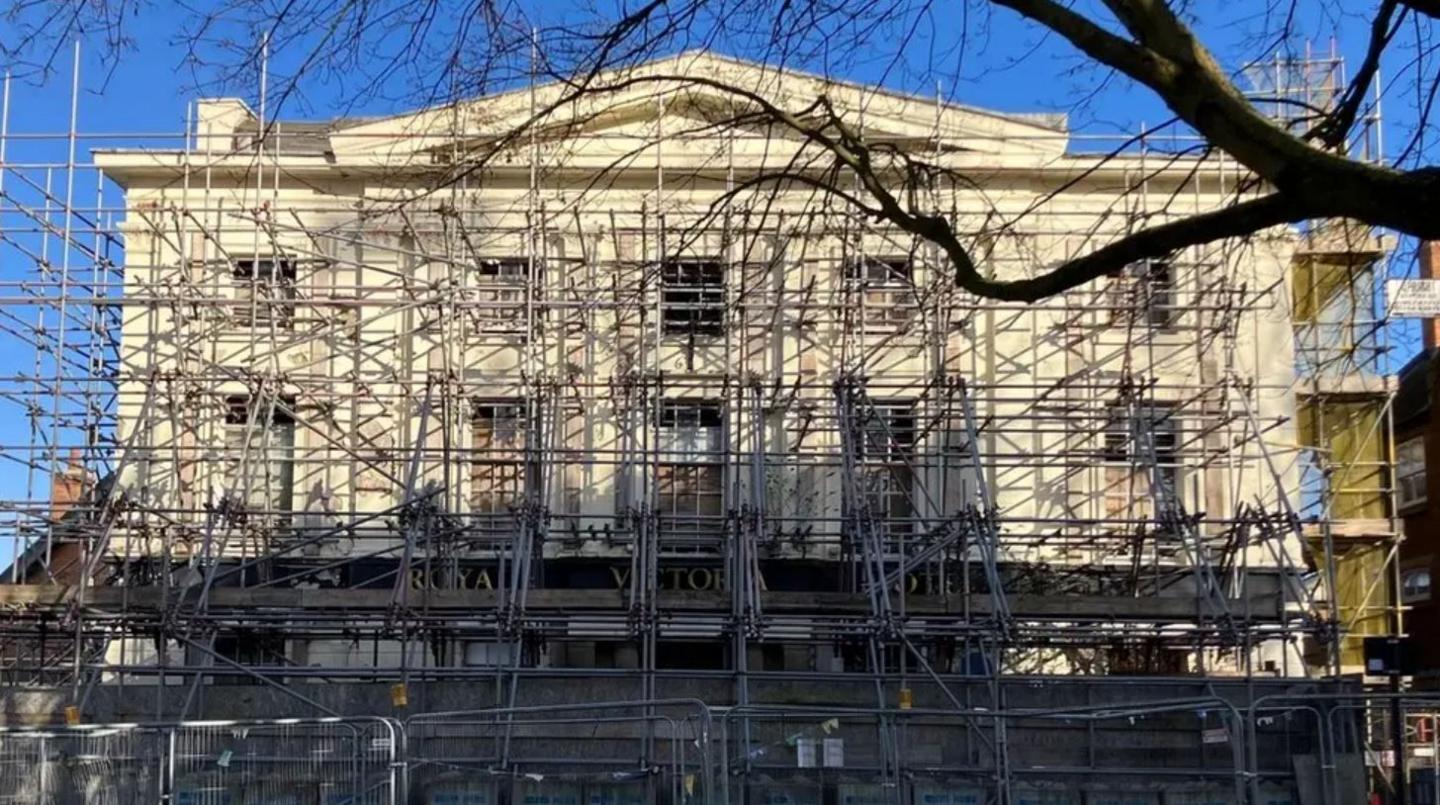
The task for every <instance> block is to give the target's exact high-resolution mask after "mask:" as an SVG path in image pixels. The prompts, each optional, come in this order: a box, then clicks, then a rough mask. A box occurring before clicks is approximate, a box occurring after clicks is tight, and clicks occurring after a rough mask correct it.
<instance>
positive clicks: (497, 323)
mask: <svg viewBox="0 0 1440 805" xmlns="http://www.w3.org/2000/svg"><path fill="white" fill-rule="evenodd" d="M537 274H538V266H537ZM469 275H470V282H469V283H467V284H468V287H467V288H465V292H464V294H463V299H464V305H465V315H466V318H467V320H468V321H469V322H470V326H471V327H472V328H473V330H474V332H476V333H482V334H491V335H494V334H514V333H520V332H524V331H525V327H526V321H525V315H526V314H525V289H526V288H527V287H529V285H530V258H528V257H502V258H484V259H481V260H477V261H476V262H475V263H474V265H473V266H472V267H471V270H470V271H469Z"/></svg>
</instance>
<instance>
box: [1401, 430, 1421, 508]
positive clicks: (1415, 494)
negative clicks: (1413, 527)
mask: <svg viewBox="0 0 1440 805" xmlns="http://www.w3.org/2000/svg"><path fill="white" fill-rule="evenodd" d="M1395 483H1396V485H1397V488H1396V490H1395V500H1396V503H1397V504H1398V505H1399V506H1400V508H1402V509H1408V508H1410V507H1411V506H1418V505H1419V504H1421V503H1424V502H1425V439H1424V437H1422V436H1416V437H1415V438H1413V439H1406V440H1405V441H1403V442H1401V443H1400V446H1399V447H1397V448H1396V449H1395Z"/></svg>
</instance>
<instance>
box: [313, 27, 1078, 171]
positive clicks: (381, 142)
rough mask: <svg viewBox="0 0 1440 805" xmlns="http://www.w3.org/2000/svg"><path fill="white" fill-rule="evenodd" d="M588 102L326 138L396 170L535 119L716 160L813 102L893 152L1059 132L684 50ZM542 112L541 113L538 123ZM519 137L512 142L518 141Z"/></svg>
mask: <svg viewBox="0 0 1440 805" xmlns="http://www.w3.org/2000/svg"><path fill="white" fill-rule="evenodd" d="M588 86H589V87H590V89H589V90H588V91H587V92H585V93H576V92H575V90H574V89H573V88H571V87H570V86H567V85H563V84H560V83H551V84H540V85H536V86H535V87H534V88H533V89H532V88H529V87H526V88H522V89H517V90H512V91H509V92H504V93H499V94H496V95H491V96H486V97H482V98H477V99H474V100H470V101H465V102H462V103H458V104H451V105H448V106H444V107H438V108H434V109H426V110H420V111H417V112H413V113H409V114H404V115H397V116H394V117H389V118H383V119H380V120H372V121H367V122H364V123H359V124H356V125H352V126H344V127H340V128H339V129H337V131H336V132H335V133H334V134H333V135H332V144H333V150H334V152H335V154H336V156H337V158H340V159H342V160H358V161H371V160H375V161H382V162H383V161H392V160H402V159H407V158H414V157H418V156H421V155H423V154H425V153H426V152H432V153H436V154H443V153H446V152H452V153H453V152H454V151H455V150H457V149H458V150H460V151H465V150H469V149H471V148H493V147H495V145H496V144H505V145H507V146H510V147H514V148H516V149H517V150H518V149H520V148H521V147H528V146H530V145H532V144H536V143H533V142H532V133H531V132H530V131H529V130H528V129H527V128H526V127H527V126H528V125H529V124H530V123H531V121H533V120H537V119H538V120H540V121H541V122H540V125H538V126H536V127H535V131H534V133H533V138H534V140H535V141H538V143H539V144H546V145H551V144H556V143H567V144H568V147H572V148H574V149H577V150H583V149H586V148H594V149H596V150H597V151H598V152H599V153H610V152H613V151H614V150H615V148H618V147H630V146H633V145H634V144H638V143H642V142H643V141H645V140H647V139H648V140H650V141H654V140H655V139H656V138H657V136H659V135H662V134H663V136H664V137H665V139H666V140H667V141H670V140H675V139H679V140H683V139H686V138H690V139H695V140H701V141H709V142H708V144H706V145H703V146H699V147H702V148H708V149H710V150H711V151H712V152H713V151H714V149H715V147H716V141H724V140H727V139H740V140H749V139H753V140H761V139H763V140H765V141H767V142H770V143H784V142H787V141H788V142H791V143H794V144H795V145H796V146H797V147H798V145H799V144H800V143H801V142H803V141H804V139H805V138H804V136H803V134H801V133H800V132H798V131H796V130H795V128H793V127H791V126H787V125H784V124H774V123H772V122H770V121H769V120H761V119H758V116H757V115H756V114H755V113H756V112H758V111H760V107H759V106H758V105H757V104H756V103H755V102H754V100H753V98H756V97H758V98H763V99H764V100H765V101H767V102H769V103H772V104H774V105H775V106H776V107H778V108H780V109H782V110H784V112H786V113H787V114H794V115H797V120H798V121H799V122H801V123H805V122H807V118H805V117H799V115H802V114H804V113H805V112H806V110H809V111H810V114H811V118H810V119H818V115H819V112H818V110H817V109H816V102H817V99H820V98H821V97H823V98H825V99H826V101H827V102H828V103H829V104H830V105H831V107H832V108H834V109H835V110H836V112H837V113H838V114H839V115H840V116H841V119H842V120H845V121H846V122H847V125H851V126H854V127H856V128H859V129H861V130H862V131H863V132H864V135H865V137H866V138H867V139H869V140H871V141H885V142H890V143H893V144H895V145H896V146H897V147H900V148H915V149H919V150H924V151H933V150H934V149H935V148H937V147H940V148H943V149H945V150H949V151H955V150H959V151H973V152H978V153H982V154H1010V155H1027V154H1028V155H1036V156H1039V155H1058V154H1060V153H1063V152H1064V150H1065V145H1066V138H1065V132H1064V128H1063V125H1061V124H1060V123H1059V122H1058V121H1056V120H1054V119H1049V118H1045V117H1043V116H1016V115H1006V114H1001V113H996V112H989V111H986V110H981V109H975V108H971V107H965V106H958V105H954V104H942V103H938V102H937V101H936V100H935V99H933V98H920V97H917V96H911V95H904V94H901V93H895V92H891V91H888V90H883V89H879V88H875V87H869V86H864V85H858V84H851V83H845V82H836V81H830V80H826V79H824V78H821V77H818V76H814V75H808V74H804V73H798V72H794V71H790V70H780V69H775V68H772V67H767V66H764V65H761V64H758V63H753V62H745V61H740V60H735V59H728V58H724V57H719V56H715V55H712V54H707V53H686V54H681V55H679V56H676V57H673V58H667V59H662V60H657V61H654V62H649V63H647V64H644V65H640V66H638V67H634V68H630V69H628V70H625V71H623V72H622V71H615V72H611V73H605V74H601V75H598V76H596V77H595V78H594V79H593V81H592V82H591V83H590V84H589V85H588ZM537 110H538V111H539V112H541V114H538V115H537ZM518 131H524V132H525V133H524V134H523V135H520V136H518V137H517V136H516V132H518Z"/></svg>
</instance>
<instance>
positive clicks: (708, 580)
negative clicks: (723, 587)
mask: <svg viewBox="0 0 1440 805" xmlns="http://www.w3.org/2000/svg"><path fill="white" fill-rule="evenodd" d="M697 573H698V574H700V581H696V580H695V575H696V574H697ZM685 583H686V584H688V585H690V589H692V590H709V589H710V588H711V586H712V585H714V584H715V574H714V573H711V572H710V570H709V568H704V567H692V568H690V572H689V573H686V574H685Z"/></svg>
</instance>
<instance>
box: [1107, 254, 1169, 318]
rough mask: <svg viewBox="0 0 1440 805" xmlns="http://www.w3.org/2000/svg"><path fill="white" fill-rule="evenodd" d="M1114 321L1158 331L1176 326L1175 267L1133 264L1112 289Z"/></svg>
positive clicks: (1155, 262)
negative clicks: (1132, 323) (1131, 323)
mask: <svg viewBox="0 0 1440 805" xmlns="http://www.w3.org/2000/svg"><path fill="white" fill-rule="evenodd" d="M1113 288H1114V291H1113V294H1112V299H1111V305H1112V307H1113V310H1112V315H1111V318H1112V320H1113V321H1114V322H1115V323H1116V324H1129V323H1130V322H1132V321H1133V322H1138V323H1142V324H1145V325H1148V326H1150V327H1153V328H1155V329H1157V330H1168V329H1170V328H1172V327H1174V326H1175V322H1176V320H1177V319H1178V318H1179V315H1180V311H1179V310H1178V309H1177V308H1176V306H1175V266H1174V264H1173V263H1171V262H1170V261H1168V260H1143V261H1141V262H1138V263H1132V264H1130V265H1129V266H1127V267H1126V269H1125V274H1124V276H1123V277H1121V278H1120V279H1119V281H1117V283H1116V284H1115V285H1114V286H1113Z"/></svg>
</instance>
